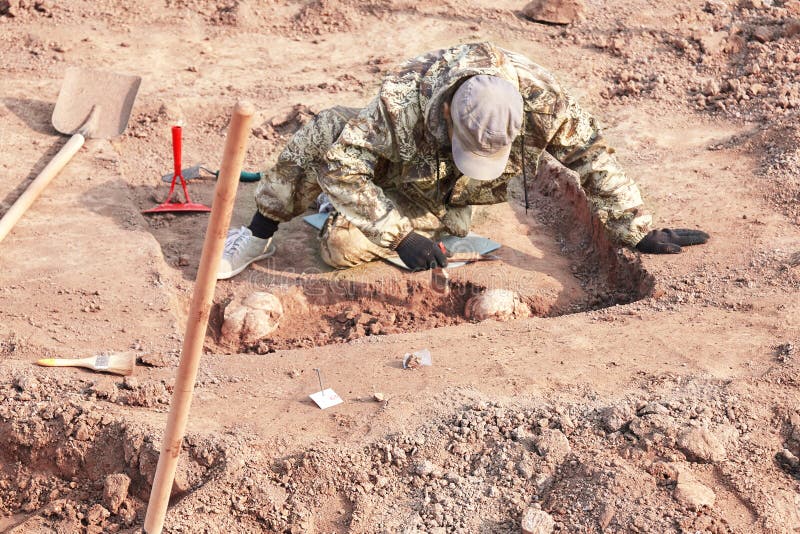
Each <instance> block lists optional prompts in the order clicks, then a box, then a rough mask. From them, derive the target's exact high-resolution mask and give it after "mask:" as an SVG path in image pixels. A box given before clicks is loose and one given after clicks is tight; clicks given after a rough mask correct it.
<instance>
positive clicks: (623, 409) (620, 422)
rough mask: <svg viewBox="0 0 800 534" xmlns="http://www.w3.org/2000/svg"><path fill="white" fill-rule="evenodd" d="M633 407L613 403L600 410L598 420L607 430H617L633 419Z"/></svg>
mask: <svg viewBox="0 0 800 534" xmlns="http://www.w3.org/2000/svg"><path fill="white" fill-rule="evenodd" d="M633 416H634V413H633V407H631V405H629V404H627V403H625V404H615V405H614V406H609V407H608V408H605V409H604V410H603V411H602V412H600V421H601V422H602V423H603V428H605V429H606V430H607V431H608V432H618V431H620V430H622V429H623V428H624V427H625V425H627V424H628V423H629V422H630V421H631V419H633Z"/></svg>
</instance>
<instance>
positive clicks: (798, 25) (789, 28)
mask: <svg viewBox="0 0 800 534" xmlns="http://www.w3.org/2000/svg"><path fill="white" fill-rule="evenodd" d="M796 35H800V20H797V19H793V20H788V21H786V22H785V23H784V25H783V36H784V37H786V38H787V39H790V38H792V37H794V36H796Z"/></svg>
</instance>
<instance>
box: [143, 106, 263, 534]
mask: <svg viewBox="0 0 800 534" xmlns="http://www.w3.org/2000/svg"><path fill="white" fill-rule="evenodd" d="M253 113H254V108H253V106H252V105H251V104H249V103H245V102H239V103H238V104H236V108H235V109H234V111H233V119H232V120H231V126H230V129H229V130H228V136H227V138H226V140H225V152H224V154H223V156H222V167H221V169H220V173H219V180H217V186H216V189H215V190H214V204H213V205H212V206H213V207H212V209H211V217H210V218H209V221H208V229H207V230H206V238H205V241H204V242H203V253H202V256H201V257H200V266H199V268H198V270H197V280H196V281H195V286H194V294H193V295H192V304H191V306H190V308H189V318H188V323H187V325H186V335H185V337H184V338H183V351H182V352H181V362H180V365H179V366H178V375H177V377H176V378H175V389H174V391H173V393H172V401H171V403H170V409H169V416H168V418H167V428H166V430H165V431H164V440H163V441H162V444H161V455H160V456H159V458H158V466H157V467H156V474H155V479H154V480H153V488H152V490H151V491H150V500H149V502H148V503H147V514H146V515H145V518H144V531H145V532H146V533H147V534H160V533H161V529H162V528H163V527H164V516H165V515H166V513H167V505H168V504H169V497H170V493H171V492H172V483H173V481H174V479H175V469H176V467H177V465H178V456H179V455H180V452H181V443H182V442H183V436H184V433H185V432H186V422H187V420H188V418H189V407H190V406H191V403H192V392H193V391H194V383H195V379H196V378H197V366H198V365H199V363H200V355H201V352H202V350H203V340H204V339H205V335H206V328H207V326H208V316H209V313H210V311H211V300H212V298H213V296H214V286H215V285H216V282H217V269H218V268H219V260H220V257H221V256H222V249H223V247H224V246H225V237H226V235H227V231H228V226H229V224H230V221H231V213H232V211H233V201H234V199H235V198H236V187H237V186H238V185H239V172H240V171H241V170H242V162H243V161H244V154H245V147H246V145H247V137H248V134H249V133H250V121H251V120H252V118H253Z"/></svg>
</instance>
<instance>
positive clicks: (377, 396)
mask: <svg viewBox="0 0 800 534" xmlns="http://www.w3.org/2000/svg"><path fill="white" fill-rule="evenodd" d="M372 398H373V399H375V400H376V401H377V402H383V401H384V400H386V396H385V395H384V394H383V393H377V392H376V393H373V394H372Z"/></svg>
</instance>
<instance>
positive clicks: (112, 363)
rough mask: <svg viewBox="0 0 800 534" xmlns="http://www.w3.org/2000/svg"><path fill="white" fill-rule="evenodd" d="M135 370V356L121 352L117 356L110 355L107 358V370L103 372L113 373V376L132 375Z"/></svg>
mask: <svg viewBox="0 0 800 534" xmlns="http://www.w3.org/2000/svg"><path fill="white" fill-rule="evenodd" d="M135 368H136V354H134V353H132V352H123V353H119V354H110V355H109V357H108V369H103V370H104V371H106V372H107V373H114V374H115V375H132V374H133V370H134V369H135Z"/></svg>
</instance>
